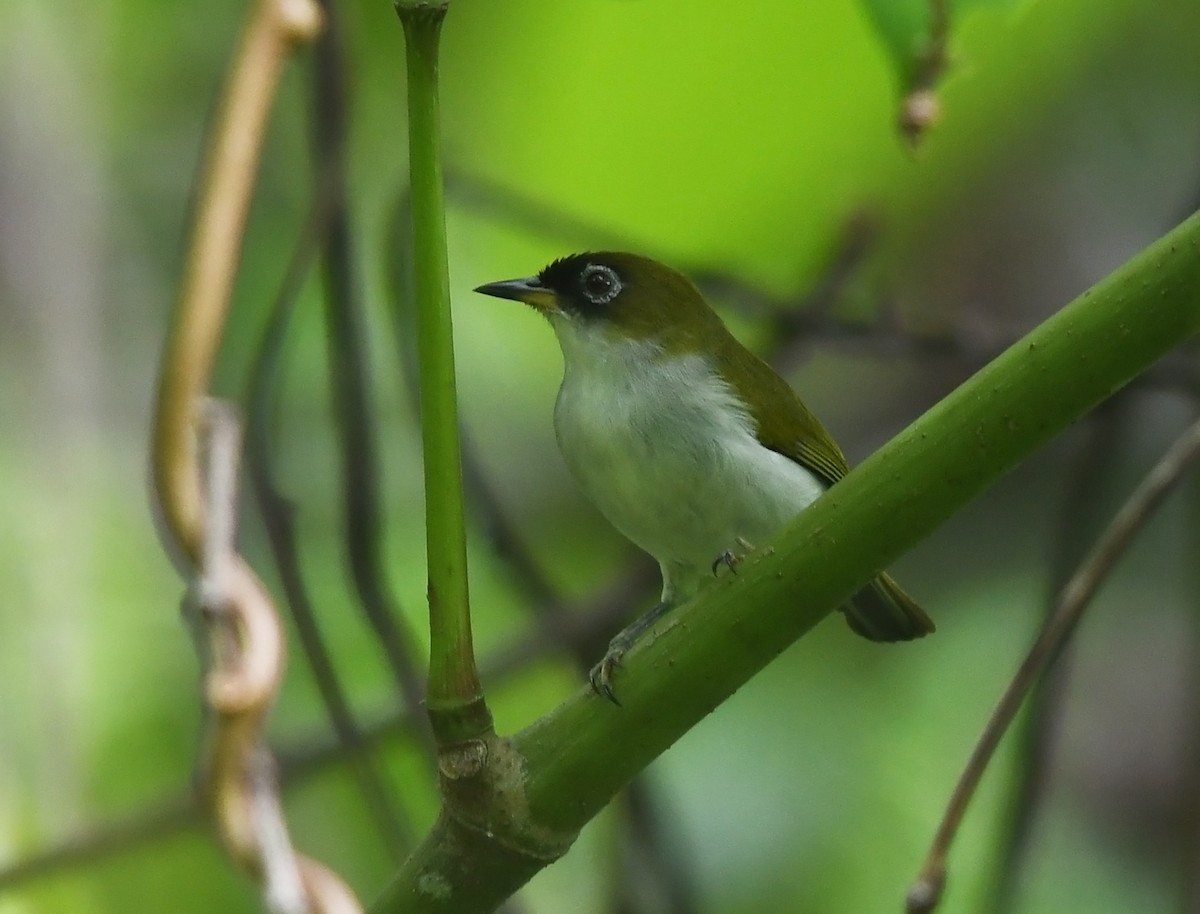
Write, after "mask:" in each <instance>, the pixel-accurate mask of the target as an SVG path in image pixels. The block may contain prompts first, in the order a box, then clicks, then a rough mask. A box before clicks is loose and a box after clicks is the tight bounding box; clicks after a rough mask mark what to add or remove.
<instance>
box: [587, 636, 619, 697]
mask: <svg viewBox="0 0 1200 914" xmlns="http://www.w3.org/2000/svg"><path fill="white" fill-rule="evenodd" d="M625 650H626V648H625V646H624V645H623V644H616V643H613V644H610V645H609V646H608V652H607V653H606V654H605V655H604V659H603V660H601V661H600V662H599V663H597V664H596V665H595V666H594V667H592V671H591V672H590V673H588V682H590V683H591V685H592V691H593V692H595V693H596V694H597V695H603V696H604V697H605V698H607V699H608V700H609V701H611V702H612V703H613V704H614V705H616V706H617V707H620V706H621V702H619V701H618V700H617V693H616V692H615V691H613V684H612V678H613V673H614V672H615V671H616V669H617V667H619V666H620V665H621V658H622V657H624V656H625Z"/></svg>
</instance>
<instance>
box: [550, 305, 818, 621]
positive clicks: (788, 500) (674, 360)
mask: <svg viewBox="0 0 1200 914" xmlns="http://www.w3.org/2000/svg"><path fill="white" fill-rule="evenodd" d="M554 324H555V330H556V331H557V334H558V337H559V342H560V343H561V345H562V348H563V356H564V372H563V383H562V387H561V388H560V389H559V393H558V401H557V403H556V405H555V411H554V420H555V421H554V426H555V432H556V433H557V436H558V443H559V447H560V448H561V449H562V452H563V456H564V457H565V459H566V462H567V465H568V466H569V467H570V469H571V472H572V473H573V474H574V476H575V478H576V480H577V481H578V482H579V484H580V486H581V487H582V488H583V490H584V492H585V493H586V494H587V495H588V497H589V498H591V500H592V501H593V502H594V503H595V505H596V506H597V508H599V509H600V511H601V513H603V514H604V516H605V517H607V518H608V520H609V522H610V523H612V525H613V526H614V527H616V528H617V529H618V530H619V531H620V532H621V533H623V534H624V535H625V536H627V537H628V538H629V539H630V540H632V541H633V542H634V543H635V544H637V545H638V546H639V547H641V548H642V549H644V550H645V551H646V552H648V553H650V554H651V555H653V556H654V557H655V559H657V560H658V562H659V564H660V565H661V566H662V569H663V579H664V580H663V596H664V599H676V598H683V597H686V596H688V595H689V594H690V593H691V592H692V591H693V590H694V589H695V588H696V587H697V586H698V585H699V584H700V583H701V582H703V581H704V580H706V579H708V578H709V577H710V576H711V572H710V567H711V565H712V562H713V560H714V559H715V558H717V556H718V555H720V554H721V553H722V552H723V551H725V550H726V549H734V550H737V549H738V545H737V541H738V538H739V537H740V538H742V539H744V540H746V541H748V542H750V543H752V544H755V545H761V544H763V543H765V542H766V541H767V540H768V539H770V538H771V537H772V536H774V534H775V533H776V532H777V531H778V529H779V528H780V527H781V526H782V525H783V524H785V523H786V522H787V521H788V520H790V519H791V518H792V517H794V516H795V515H796V514H797V513H799V512H800V511H801V510H803V509H804V508H805V507H807V506H808V505H809V504H811V503H812V502H813V501H814V500H815V499H816V498H817V496H818V495H820V494H821V492H822V491H824V485H823V484H822V482H821V481H820V480H819V479H818V478H817V477H816V476H815V475H814V474H812V473H810V472H809V471H808V470H806V469H805V468H804V467H802V466H800V465H799V464H797V463H795V462H793V461H792V460H789V459H788V458H787V457H784V456H783V455H781V454H778V453H776V452H775V451H772V450H769V449H768V448H765V447H763V446H762V445H761V444H759V442H758V439H757V437H756V436H755V425H754V421H753V419H752V418H751V416H750V415H749V414H748V413H747V411H746V410H745V408H744V406H743V405H742V403H741V401H740V400H739V399H738V398H737V396H736V395H735V393H734V392H733V390H732V389H731V388H730V387H729V385H728V384H726V383H725V382H724V381H723V380H722V379H721V378H720V377H719V376H718V375H717V374H716V373H715V371H714V369H713V367H712V365H711V363H710V362H709V361H708V360H707V359H706V358H705V357H703V356H700V355H685V356H667V355H664V354H663V353H662V352H661V351H660V350H659V348H658V346H657V345H656V344H654V343H652V342H647V341H630V340H624V339H614V338H613V337H612V336H611V335H610V334H609V333H608V332H607V328H603V327H599V328H592V327H588V326H587V325H583V326H581V325H579V324H576V323H575V322H573V321H571V322H568V321H567V320H566V319H560V320H556V321H554Z"/></svg>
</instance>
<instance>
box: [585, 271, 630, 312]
mask: <svg viewBox="0 0 1200 914" xmlns="http://www.w3.org/2000/svg"><path fill="white" fill-rule="evenodd" d="M579 285H580V287H581V288H582V289H583V295H584V298H586V299H587V300H588V301H590V302H591V303H592V304H593V305H607V304H608V303H609V302H610V301H612V300H613V299H614V298H616V297H617V296H618V295H620V294H621V280H620V279H619V278H618V277H617V274H616V272H615V271H614V270H613V269H612V268H611V267H606V266H604V264H601V263H589V264H588V265H587V266H586V267H584V268H583V271H582V272H581V273H580V274H579Z"/></svg>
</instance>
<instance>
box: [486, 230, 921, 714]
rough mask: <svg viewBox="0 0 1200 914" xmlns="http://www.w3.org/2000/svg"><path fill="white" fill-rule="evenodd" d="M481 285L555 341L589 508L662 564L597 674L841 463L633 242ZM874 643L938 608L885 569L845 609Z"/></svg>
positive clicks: (826, 440) (777, 387)
mask: <svg viewBox="0 0 1200 914" xmlns="http://www.w3.org/2000/svg"><path fill="white" fill-rule="evenodd" d="M476 291H477V292H483V293H485V294H487V295H493V296H496V297H498V298H508V299H514V300H516V301H521V302H525V303H527V304H529V305H532V306H533V307H534V308H536V309H537V310H538V311H540V312H541V313H542V314H544V315H545V316H546V317H547V318H549V320H550V325H551V326H552V327H553V328H554V332H555V335H556V336H557V337H558V342H559V345H560V346H561V347H562V353H563V380H562V387H561V388H559V391H558V400H557V402H556V404H555V407H554V430H555V433H556V435H557V438H558V444H559V447H560V448H561V450H562V453H563V457H564V458H566V462H567V466H568V467H569V468H570V470H571V472H572V474H573V475H574V476H575V479H576V480H577V481H578V483H579V485H580V486H581V487H582V488H583V490H584V492H585V493H586V494H587V495H588V497H589V498H590V499H591V500H592V501H593V502H594V503H595V505H596V507H597V508H599V509H600V512H601V513H602V514H603V515H604V516H605V517H606V518H607V519H608V520H609V522H610V523H611V524H612V525H613V526H614V527H616V528H617V530H619V531H620V532H621V533H622V534H624V535H625V536H626V537H628V538H629V539H630V540H632V541H633V542H634V543H635V544H636V545H637V546H639V547H640V548H642V549H644V550H645V551H646V552H648V553H650V555H652V556H654V558H655V559H656V560H657V561H658V564H659V566H660V567H661V568H662V577H663V589H662V599H661V602H660V603H659V604H658V606H656V607H655V608H654V609H653V610H651V611H650V612H649V613H647V614H646V615H645V616H642V617H641V618H640V619H638V620H637V621H636V622H634V623H633V624H632V625H630V626H629V627H628V628H626V629H625V630H624V631H622V632H621V633H620V634H619V635H617V637H616V638H614V639H613V640H612V643H611V644H610V645H609V649H608V653H607V654H606V655H605V657H604V659H603V660H602V661H601V662H600V663H599V664H597V666H596V667H595V668H594V669H593V670H592V673H591V676H590V679H591V683H592V686H593V688H594V689H595V690H596V691H597V692H600V693H603V694H604V695H606V696H608V698H610V699H611V700H613V701H616V696H615V693H614V691H613V687H612V677H613V672H614V670H615V668H616V666H617V665H618V664H619V663H620V661H621V657H622V656H623V655H624V654H625V652H626V651H627V650H628V649H629V648H630V647H631V646H632V645H633V643H634V642H635V641H636V640H637V638H638V636H639V635H641V634H642V632H644V631H645V630H646V629H647V628H649V627H650V626H651V625H652V624H653V623H654V622H655V621H656V620H657V619H659V618H660V617H661V616H662V615H663V614H664V613H665V612H666V611H667V610H669V609H670V608H671V607H673V606H676V605H678V604H679V603H682V602H684V601H685V600H687V599H689V598H691V597H692V596H694V595H695V594H696V592H697V591H698V590H699V589H700V588H701V586H702V585H703V584H704V583H705V582H706V581H708V580H711V578H712V575H713V570H714V568H715V567H716V566H717V564H718V563H719V562H721V561H726V562H729V561H730V557H732V556H735V554H736V552H737V551H738V550H739V547H740V549H741V551H744V550H745V549H746V548H749V547H750V544H758V545H762V544H764V543H766V542H767V541H769V540H770V539H772V538H773V537H774V536H775V534H776V533H778V532H779V531H780V529H781V528H782V527H783V526H784V525H786V524H787V523H788V521H790V520H791V519H792V518H794V517H795V516H796V515H797V514H799V513H800V512H801V511H803V510H804V509H805V508H806V507H808V506H809V505H810V504H812V503H813V501H815V500H816V499H817V497H818V496H819V495H820V494H821V493H822V492H824V491H825V489H827V488H828V487H829V486H831V485H833V484H834V483H835V482H837V481H838V480H839V479H841V478H842V477H843V476H844V475H845V474H846V472H847V471H848V470H849V465H848V464H847V463H846V458H845V457H844V456H843V455H842V452H841V450H840V449H839V448H838V446H837V444H836V443H835V442H834V441H833V439H832V438H831V437H830V436H829V433H828V432H827V431H825V429H824V427H823V426H822V425H821V423H820V422H819V421H817V418H816V417H815V416H814V415H813V414H812V413H811V412H809V410H808V408H807V407H806V406H805V405H804V403H803V402H801V400H800V398H799V397H798V396H796V394H795V392H794V391H793V390H792V389H791V387H789V386H788V384H787V382H785V381H784V380H783V379H782V378H781V377H780V376H779V375H778V374H776V373H775V371H774V370H773V369H772V368H771V367H770V366H769V365H767V364H766V363H765V362H763V361H762V360H761V359H759V358H758V357H757V356H755V355H754V354H753V353H751V352H750V351H749V350H748V349H746V348H745V347H744V346H742V345H741V343H739V342H738V341H737V340H736V339H735V338H734V337H733V335H732V334H731V333H730V332H729V331H728V330H727V329H726V327H725V325H724V323H722V321H721V319H720V318H719V317H718V316H717V315H716V313H715V312H714V311H713V310H712V308H710V307H709V306H708V303H707V302H705V300H704V298H703V296H701V294H700V292H699V290H698V289H697V288H696V287H695V286H694V285H693V284H692V283H691V282H690V281H689V280H688V279H687V277H685V276H683V275H682V274H681V273H678V272H676V271H675V270H673V269H671V268H670V267H667V266H664V265H663V264H661V263H658V262H656V261H654V260H650V259H649V258H646V257H641V256H638V255H636V254H627V253H616V252H601V253H586V254H575V255H573V256H570V257H564V258H562V259H560V260H556V261H554V263H552V264H550V265H549V266H548V267H546V268H545V269H544V270H542V271H541V272H540V273H539V274H538V275H537V276H533V277H529V278H527V279H514V280H508V281H505V282H494V283H489V284H487V285H483V286H480V287H479V288H478V289H476ZM842 611H843V612H844V613H845V615H846V620H847V622H849V624H850V627H851V628H852V629H853V630H854V631H855V632H857V633H858V634H860V635H862V636H863V637H865V638H869V639H871V640H872V641H908V640H911V639H913V638H920V637H921V636H922V635H925V634H928V633H929V632H932V631H933V630H934V626H933V622H932V621H931V620H930V618H929V617H928V616H927V615H926V614H925V612H924V611H923V610H922V609H921V607H920V606H918V605H917V604H916V603H915V602H914V601H913V600H912V599H911V598H910V597H909V596H908V595H907V594H905V593H904V591H903V590H901V589H900V587H899V586H898V585H897V584H896V582H895V581H893V580H892V579H891V578H890V577H889V576H888V575H886V574H880V575H879V576H878V577H877V578H875V580H874V581H872V582H871V584H870V585H869V586H868V587H866V588H864V589H863V590H862V591H860V592H859V593H857V594H856V595H855V596H854V597H853V598H852V599H851V601H850V602H849V603H848V604H847V605H846V606H844V607H843V608H842Z"/></svg>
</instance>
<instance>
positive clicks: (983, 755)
mask: <svg viewBox="0 0 1200 914" xmlns="http://www.w3.org/2000/svg"><path fill="white" fill-rule="evenodd" d="M1197 459H1200V422H1196V423H1194V424H1193V425H1192V426H1191V427H1189V428H1188V429H1187V430H1186V431H1185V432H1184V433H1183V434H1182V435H1181V436H1180V437H1179V438H1178V439H1177V440H1176V441H1175V443H1174V444H1172V445H1171V447H1170V448H1169V449H1168V450H1167V452H1166V454H1164V455H1163V457H1162V459H1160V460H1159V462H1158V463H1157V464H1156V465H1155V466H1154V467H1153V468H1152V469H1151V470H1150V472H1149V473H1147V474H1146V477H1145V478H1144V479H1143V480H1142V482H1141V483H1140V484H1139V485H1138V487H1137V488H1136V489H1135V490H1134V491H1133V494H1132V495H1130V497H1129V499H1128V500H1127V501H1126V502H1125V504H1124V505H1122V507H1121V509H1120V510H1119V511H1118V512H1117V514H1116V515H1115V516H1114V517H1113V519H1112V521H1111V522H1110V523H1109V525H1108V527H1107V528H1106V529H1105V531H1104V533H1103V534H1102V535H1101V537H1100V539H1099V540H1098V541H1097V543H1096V545H1095V547H1094V548H1093V549H1092V551H1091V553H1090V554H1089V555H1088V558H1087V560H1086V561H1085V562H1084V563H1083V564H1082V565H1081V566H1080V567H1079V569H1078V571H1076V573H1075V575H1074V576H1073V577H1072V578H1071V580H1070V581H1069V582H1068V584H1067V586H1066V587H1064V588H1063V591H1062V593H1061V594H1060V595H1059V599H1058V603H1057V606H1056V608H1055V611H1054V614H1053V616H1052V617H1051V619H1050V621H1049V622H1048V623H1047V624H1046V625H1045V627H1044V628H1043V629H1042V632H1041V634H1040V635H1039V636H1038V638H1037V641H1036V642H1035V643H1034V645H1033V647H1032V648H1031V649H1030V651H1029V653H1028V654H1027V655H1026V657H1025V660H1024V662H1022V664H1021V666H1020V668H1019V669H1018V670H1017V673H1016V675H1015V676H1014V677H1013V679H1012V681H1011V682H1010V683H1009V686H1008V688H1007V689H1006V690H1005V692H1004V695H1003V696H1002V697H1001V699H1000V702H999V704H998V705H997V706H996V710H995V711H994V712H993V713H992V717H991V719H990V720H989V721H988V723H987V726H986V727H985V728H984V731H983V734H982V735H981V736H980V738H979V741H978V743H976V745H975V749H974V751H973V752H972V753H971V757H970V760H969V761H968V762H967V766H966V768H965V769H964V771H963V774H962V776H961V778H960V779H959V782H958V784H957V785H956V786H955V789H954V793H953V795H952V796H951V798H950V802H949V804H947V807H946V811H945V814H944V816H943V818H942V822H941V825H940V826H939V827H938V831H937V834H936V835H935V836H934V839H933V843H932V845H931V846H930V848H929V852H928V854H927V856H926V858H925V862H924V864H923V865H922V867H921V872H920V875H919V876H918V878H917V881H916V883H915V884H914V885H913V887H912V889H911V890H910V891H909V893H908V896H907V899H906V904H907V910H908V911H909V912H910V914H926V912H929V911H932V910H934V908H936V907H937V904H938V901H939V900H940V898H941V894H942V889H943V888H944V886H945V881H946V856H947V854H948V853H949V849H950V845H951V844H952V843H953V841H954V836H955V834H956V833H957V831H958V827H959V825H960V824H961V823H962V819H963V816H964V814H965V813H966V809H967V806H968V804H969V803H970V801H971V798H972V797H973V796H974V793H975V789H976V787H978V785H979V781H980V778H982V776H983V772H984V770H985V769H986V768H987V765H988V763H989V762H990V761H991V759H992V756H993V755H994V754H995V751H996V747H997V746H998V745H999V743H1000V739H1001V737H1003V735H1004V733H1005V731H1006V730H1007V729H1008V727H1009V725H1010V724H1011V723H1012V720H1013V718H1014V716H1015V715H1016V713H1017V712H1018V711H1019V710H1020V707H1021V703H1022V702H1023V701H1024V699H1025V696H1026V695H1027V694H1028V692H1029V689H1030V688H1031V687H1032V685H1033V683H1034V682H1036V681H1037V680H1038V679H1039V678H1040V677H1041V676H1042V674H1043V673H1044V672H1045V670H1046V668H1047V666H1048V665H1049V664H1050V663H1051V662H1052V661H1053V659H1054V658H1055V657H1056V656H1057V655H1058V653H1059V652H1060V650H1061V649H1062V646H1063V644H1064V643H1065V642H1066V641H1067V640H1068V639H1069V638H1070V637H1071V634H1072V633H1073V632H1074V631H1075V627H1076V625H1077V624H1078V622H1079V619H1080V618H1081V617H1082V615H1083V613H1084V612H1085V611H1086V610H1087V608H1088V606H1089V605H1090V604H1091V600H1092V598H1093V597H1094V596H1095V595H1096V592H1097V591H1098V590H1099V588H1100V585H1101V584H1102V583H1103V582H1104V580H1105V579H1106V578H1107V577H1108V575H1109V573H1110V572H1111V571H1112V570H1113V568H1114V567H1115V566H1116V564H1117V562H1118V561H1119V560H1120V558H1121V557H1122V556H1123V555H1124V553H1125V551H1126V550H1127V549H1128V547H1129V544H1130V543H1131V542H1132V541H1133V540H1134V538H1136V536H1137V535H1138V534H1139V533H1140V532H1141V530H1142V528H1143V527H1144V526H1145V525H1146V523H1147V521H1149V519H1150V518H1151V517H1152V516H1153V514H1154V511H1155V509H1157V508H1158V506H1159V505H1161V504H1162V502H1163V501H1164V500H1165V499H1166V497H1167V496H1168V495H1169V494H1170V492H1171V490H1172V489H1173V488H1174V487H1175V486H1176V485H1177V484H1178V483H1179V481H1180V480H1181V479H1182V478H1183V477H1184V475H1185V474H1186V473H1187V471H1188V470H1189V469H1190V468H1191V465H1192V463H1193V462H1194V461H1196V460H1197Z"/></svg>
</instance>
